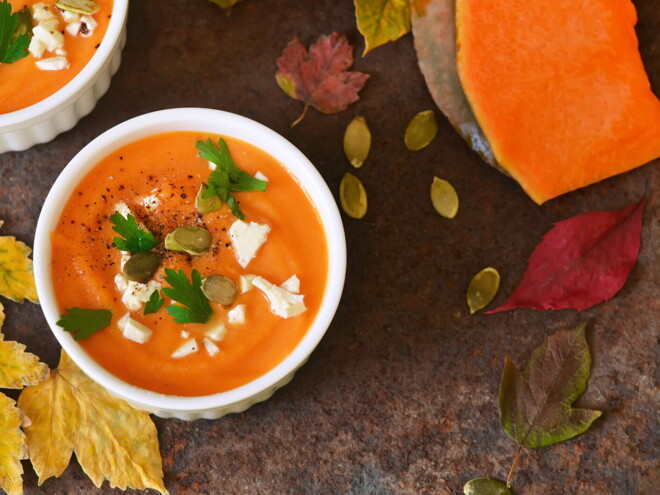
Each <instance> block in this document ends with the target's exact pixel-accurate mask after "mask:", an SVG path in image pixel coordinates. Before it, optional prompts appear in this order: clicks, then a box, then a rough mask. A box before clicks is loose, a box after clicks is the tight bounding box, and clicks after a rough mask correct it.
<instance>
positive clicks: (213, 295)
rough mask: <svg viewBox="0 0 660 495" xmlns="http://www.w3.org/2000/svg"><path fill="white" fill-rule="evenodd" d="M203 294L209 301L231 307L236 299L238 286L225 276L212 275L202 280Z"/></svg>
mask: <svg viewBox="0 0 660 495" xmlns="http://www.w3.org/2000/svg"><path fill="white" fill-rule="evenodd" d="M202 292H203V293H204V295H205V296H206V297H207V298H208V299H209V301H213V302H215V303H218V304H222V305H223V306H231V304H232V303H233V302H234V298H235V297H236V284H235V283H234V282H233V281H232V279H230V278H229V277H225V276H224V275H211V276H209V277H206V278H205V279H204V280H202Z"/></svg>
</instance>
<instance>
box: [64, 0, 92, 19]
mask: <svg viewBox="0 0 660 495" xmlns="http://www.w3.org/2000/svg"><path fill="white" fill-rule="evenodd" d="M55 7H57V8H58V9H62V10H68V11H69V12H73V13H74V14H84V15H94V14H96V13H97V12H98V11H99V10H101V6H100V5H99V4H98V2H95V1H94V0H60V1H59V2H56V3H55Z"/></svg>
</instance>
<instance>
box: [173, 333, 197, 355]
mask: <svg viewBox="0 0 660 495" xmlns="http://www.w3.org/2000/svg"><path fill="white" fill-rule="evenodd" d="M198 350H199V346H198V345H197V340H195V339H194V338H192V339H190V340H186V341H185V342H184V343H183V344H181V345H180V346H179V348H178V349H177V350H176V351H174V352H173V353H172V357H173V358H182V357H186V356H189V355H190V354H194V353H195V352H197V351H198Z"/></svg>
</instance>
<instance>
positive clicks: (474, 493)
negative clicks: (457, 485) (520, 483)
mask: <svg viewBox="0 0 660 495" xmlns="http://www.w3.org/2000/svg"><path fill="white" fill-rule="evenodd" d="M463 493H464V494H465V495H513V493H512V492H511V490H509V488H508V487H507V486H506V484H504V483H503V482H501V481H500V480H496V479H493V478H475V479H473V480H470V481H468V482H467V483H465V486H464V487H463Z"/></svg>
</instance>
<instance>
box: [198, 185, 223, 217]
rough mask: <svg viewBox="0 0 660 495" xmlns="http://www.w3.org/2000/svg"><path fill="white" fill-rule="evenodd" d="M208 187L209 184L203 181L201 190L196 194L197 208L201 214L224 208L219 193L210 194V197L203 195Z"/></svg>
mask: <svg viewBox="0 0 660 495" xmlns="http://www.w3.org/2000/svg"><path fill="white" fill-rule="evenodd" d="M208 189H209V186H207V185H206V184H204V183H202V185H201V186H200V187H199V191H197V196H195V208H197V211H199V212H200V213H201V214H204V213H211V212H212V211H218V210H219V209H220V208H222V203H223V201H222V198H221V197H220V196H218V195H217V194H214V195H213V196H209V197H208V198H205V197H203V196H204V194H205V193H206V191H208Z"/></svg>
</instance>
